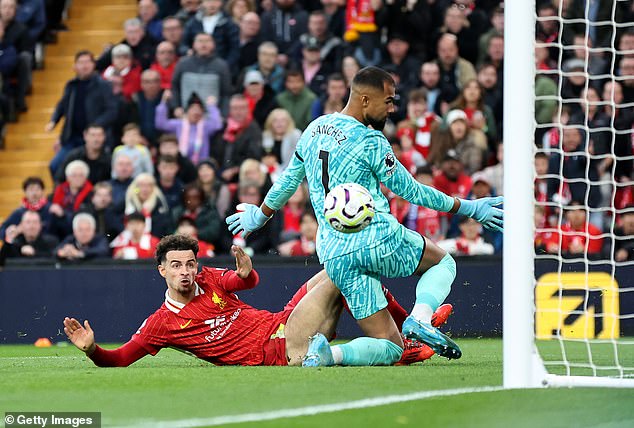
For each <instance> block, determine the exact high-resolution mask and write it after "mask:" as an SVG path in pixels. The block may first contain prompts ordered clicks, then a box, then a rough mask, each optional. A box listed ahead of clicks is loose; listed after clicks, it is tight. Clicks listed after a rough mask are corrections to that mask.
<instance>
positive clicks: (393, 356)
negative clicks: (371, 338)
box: [382, 339, 403, 366]
mask: <svg viewBox="0 0 634 428" xmlns="http://www.w3.org/2000/svg"><path fill="white" fill-rule="evenodd" d="M382 340H384V341H385V363H386V365H390V366H391V365H393V364H395V363H397V362H398V361H399V360H400V359H401V356H402V355H403V348H401V347H400V346H398V345H397V344H396V343H394V342H392V341H391V340H387V339H382Z"/></svg>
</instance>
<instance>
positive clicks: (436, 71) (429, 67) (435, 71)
mask: <svg viewBox="0 0 634 428" xmlns="http://www.w3.org/2000/svg"><path fill="white" fill-rule="evenodd" d="M420 81H421V87H422V89H425V90H427V110H428V111H429V112H433V113H435V114H438V115H439V114H441V112H440V102H441V100H442V99H443V97H442V96H441V93H440V92H441V89H440V66H439V65H438V63H437V62H435V61H428V62H425V63H423V65H422V66H421V68H420Z"/></svg>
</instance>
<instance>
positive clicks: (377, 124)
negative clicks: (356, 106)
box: [364, 114, 387, 131]
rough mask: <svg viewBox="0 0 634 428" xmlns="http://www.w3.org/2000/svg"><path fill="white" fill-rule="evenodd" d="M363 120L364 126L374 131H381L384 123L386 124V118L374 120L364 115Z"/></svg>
mask: <svg viewBox="0 0 634 428" xmlns="http://www.w3.org/2000/svg"><path fill="white" fill-rule="evenodd" d="M364 119H365V122H366V124H367V125H368V126H371V127H372V129H374V130H376V131H383V128H385V122H387V116H386V117H384V118H383V119H376V118H374V117H372V116H370V115H367V114H366V115H365V118H364Z"/></svg>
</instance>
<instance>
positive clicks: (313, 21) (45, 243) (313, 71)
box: [0, 0, 634, 261]
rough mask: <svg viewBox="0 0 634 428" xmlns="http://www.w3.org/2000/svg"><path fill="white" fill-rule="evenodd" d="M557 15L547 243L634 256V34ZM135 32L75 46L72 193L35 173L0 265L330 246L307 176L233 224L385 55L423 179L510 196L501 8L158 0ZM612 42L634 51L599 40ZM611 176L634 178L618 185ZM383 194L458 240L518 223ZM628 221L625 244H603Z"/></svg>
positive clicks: (478, 249) (566, 5)
mask: <svg viewBox="0 0 634 428" xmlns="http://www.w3.org/2000/svg"><path fill="white" fill-rule="evenodd" d="M5 2H7V3H10V2H13V3H15V0H0V17H2V13H3V12H2V11H3V10H4V9H3V6H2V5H4V4H5ZM19 3H29V2H27V1H25V2H19ZM583 4H584V1H583V0H571V1H562V5H561V7H563V9H564V10H563V13H564V16H565V17H569V18H578V17H579V16H578V14H579V12H580V11H584V10H585V7H584V6H583ZM592 4H593V5H595V4H596V5H597V6H596V7H594V6H592V7H591V8H590V14H591V19H592V20H595V21H602V20H604V15H605V14H606V13H607V12H610V13H612V10H611V9H610V10H609V11H608V10H607V9H606V7H607V5H608V4H610V5H611V4H612V2H610V1H597V2H593V3H592ZM559 7H560V5H559V4H558V3H557V4H554V3H551V2H548V1H538V2H537V15H538V17H539V18H540V20H538V23H537V27H536V37H537V42H538V44H537V46H536V49H535V53H536V66H537V69H538V71H539V73H538V74H537V76H536V82H535V83H536V93H537V95H539V96H542V98H538V100H537V102H536V112H535V114H536V122H537V124H538V126H537V132H536V136H535V145H536V150H537V156H536V159H535V164H536V173H537V179H536V181H535V193H536V198H537V200H538V202H539V204H538V207H537V209H536V213H535V221H536V225H537V227H538V228H539V230H540V231H541V232H540V233H538V235H537V236H536V248H537V250H538V252H540V253H544V252H548V253H560V252H564V253H578V252H579V251H581V252H584V251H588V252H589V253H594V252H599V253H600V252H604V251H612V249H609V250H608V249H606V248H607V241H613V242H614V243H615V245H616V246H615V248H614V254H615V257H616V259H617V260H619V261H623V260H632V259H634V240H633V238H632V236H631V235H632V233H633V232H634V212H632V210H630V211H628V210H627V209H626V207H629V206H630V204H632V203H633V202H634V201H633V199H634V197H633V194H632V158H631V156H632V146H633V137H632V126H633V123H634V107H633V106H634V26H632V27H628V26H624V25H620V26H614V25H612V26H603V25H597V26H589V28H588V29H586V28H585V26H584V25H582V24H579V23H578V22H579V21H573V22H574V24H565V25H564V24H562V23H561V21H559V20H556V19H552V20H549V19H548V18H549V17H555V16H556V15H557V13H558V8H559ZM610 8H611V6H610ZM615 16H616V21H617V22H618V23H625V22H634V6H631V3H629V2H618V5H617V7H616V15H615ZM2 20H3V21H4V18H2ZM0 28H1V27H0ZM586 30H587V31H586ZM612 31H617V33H616V34H612V33H611V32H612ZM122 36H123V37H122V39H121V40H119V41H116V42H115V43H113V45H112V46H108V47H107V48H106V49H105V50H104V52H102V53H101V54H100V55H99V56H98V57H95V56H93V54H92V53H91V52H88V51H80V52H78V53H77V54H76V55H75V62H74V67H75V73H76V77H75V78H74V79H72V80H70V81H69V82H68V83H67V84H66V87H65V89H64V92H63V94H60V100H59V102H58V103H57V106H56V107H55V110H54V113H53V115H52V117H51V120H50V122H49V123H48V124H47V125H46V130H47V131H49V132H53V131H54V130H57V131H56V132H59V143H58V145H57V147H56V148H57V152H56V155H55V157H54V159H52V161H51V163H50V173H51V174H52V177H53V178H54V181H55V188H54V189H50V190H51V196H50V197H47V196H46V191H47V189H44V185H43V182H42V180H41V179H40V178H37V177H31V178H29V179H27V180H26V181H25V182H24V187H23V188H24V194H25V197H24V200H23V203H22V206H21V207H19V208H18V209H17V210H16V211H15V212H14V213H12V214H11V216H10V217H9V218H7V220H6V221H5V223H4V224H3V225H2V228H1V229H0V234H1V236H0V237H1V238H2V239H3V240H4V242H5V245H4V246H3V249H2V255H0V259H2V258H3V257H11V256H16V257H20V256H35V255H37V256H42V255H49V256H55V257H57V258H60V259H67V260H76V259H88V258H92V257H114V258H117V259H136V258H149V257H152V254H153V251H154V247H155V246H156V243H157V240H158V239H159V238H160V237H162V236H163V235H165V234H169V233H173V232H175V231H176V232H178V233H185V234H188V235H191V236H195V237H197V238H198V239H199V240H200V242H201V250H200V254H199V255H200V256H201V257H211V256H213V255H216V254H224V253H228V251H229V249H230V247H231V245H240V246H242V247H244V248H246V249H248V251H249V252H250V253H252V254H280V255H282V256H303V257H306V256H311V255H314V254H315V237H316V230H317V222H316V219H315V214H314V213H313V212H312V211H311V208H310V202H309V200H308V192H307V189H306V188H305V187H304V186H303V185H302V186H301V187H300V188H299V189H298V191H297V192H296V194H295V195H294V196H293V197H292V198H291V200H290V201H289V203H288V205H287V206H286V207H285V208H284V209H283V210H281V211H280V212H279V213H278V214H276V215H275V216H274V217H273V218H272V220H271V221H269V222H268V223H267V224H266V226H265V227H264V228H263V229H262V230H260V231H258V232H257V233H253V234H252V235H249V236H248V237H247V238H246V239H244V238H242V237H241V236H232V235H231V234H230V233H229V232H228V230H227V228H226V227H225V225H224V219H225V218H226V217H227V216H228V215H231V214H232V213H234V212H235V211H236V205H237V204H239V203H241V202H247V203H252V204H258V205H259V204H260V203H261V202H262V199H263V196H264V195H265V194H266V192H267V190H268V189H269V188H270V187H271V185H272V183H274V182H275V180H276V179H277V177H279V175H280V173H281V172H282V171H283V170H284V168H285V167H286V165H287V164H288V162H289V159H290V158H291V156H292V155H293V153H294V149H295V146H296V144H297V141H298V139H299V137H300V135H301V132H302V131H303V130H304V129H305V128H306V126H307V125H308V124H309V123H310V121H312V120H313V119H315V118H316V117H318V116H320V115H322V114H328V113H334V112H338V111H340V110H341V109H342V108H343V107H344V106H345V104H346V100H347V96H348V92H349V88H350V83H351V79H352V77H353V76H354V74H355V73H356V71H357V70H359V69H360V68H362V67H365V66H370V65H375V66H380V67H382V68H384V69H385V70H387V71H388V72H389V73H391V75H392V76H393V77H394V80H395V82H396V85H397V86H396V93H397V110H396V112H395V113H394V114H393V115H392V117H391V118H390V121H389V123H388V124H387V126H386V128H385V130H384V133H385V135H386V137H387V138H388V140H389V141H390V142H391V144H392V147H393V149H394V152H395V153H396V155H397V157H398V159H399V160H400V162H401V163H402V164H403V165H404V166H405V168H407V170H408V171H410V172H411V173H412V175H413V176H414V177H415V179H416V180H418V181H419V182H421V183H424V184H427V185H430V186H434V187H435V188H437V189H439V190H442V191H443V192H445V193H447V194H449V195H453V196H456V197H461V198H481V197H485V196H495V195H503V194H504V189H503V179H502V171H503V167H502V165H503V155H504V151H503V147H504V146H503V144H502V141H501V136H502V135H503V129H502V124H503V117H502V114H503V108H502V106H503V94H502V86H503V85H502V82H503V69H504V4H503V3H501V2H499V1H495V0H356V1H348V2H344V1H343V0H320V1H318V0H262V1H254V0H226V1H223V0H181V1H178V0H140V1H139V2H138V16H136V17H130V19H128V20H127V21H126V22H125V24H124V25H123V35H122ZM612 40H615V42H614V43H615V47H616V48H617V49H618V50H617V51H616V54H615V53H614V52H610V50H609V49H603V50H601V49H592V48H593V47H610V46H611V43H612ZM560 41H561V42H562V43H563V44H562V45H556V43H559V42H560ZM586 58H589V62H588V65H587V66H586V65H585V59H586ZM562 60H563V73H558V72H557V71H556V69H557V66H558V64H559V63H560V61H562ZM1 66H2V64H1V63H0V68H1ZM611 73H612V74H614V76H616V77H615V78H611V77H610V74H611ZM586 80H588V82H586ZM586 83H587V84H586ZM548 96H560V97H561V98H562V103H563V107H561V108H560V107H559V103H558V102H557V101H556V99H554V98H552V97H551V98H549V97H548ZM18 105H19V103H18ZM62 119H64V125H63V127H61V129H58V126H57V125H58V123H59V122H60V121H61V120H62ZM586 149H587V150H586ZM560 173H561V174H562V176H563V178H564V180H558V179H555V178H553V176H552V175H549V174H560ZM612 174H614V177H615V178H616V181H617V182H618V186H611V185H610V184H609V180H607V181H606V180H605V178H606V176H608V177H607V178H611V175H612ZM576 178H587V179H588V180H574V179H576ZM588 183H590V184H588ZM384 191H385V194H386V196H387V197H388V198H389V200H390V208H391V211H392V214H393V215H394V216H395V217H396V218H397V219H398V220H399V221H400V222H401V223H403V224H404V225H406V226H407V227H409V228H411V229H413V230H416V231H418V232H420V233H421V234H422V235H425V236H428V237H430V238H431V239H433V240H435V241H437V242H438V243H439V245H440V246H441V247H443V248H445V249H446V250H447V251H449V252H451V253H453V254H458V255H476V254H499V253H500V252H501V248H502V236H501V234H500V233H497V232H490V231H486V230H482V228H481V227H480V225H479V224H477V223H475V222H474V221H472V220H470V219H465V218H459V217H458V216H451V215H447V214H445V213H439V212H436V211H434V210H430V209H427V208H424V207H418V206H413V205H411V204H410V203H409V202H407V201H405V200H403V199H401V198H399V197H398V196H396V195H394V194H392V193H391V192H390V191H389V189H384ZM615 195H616V196H615ZM632 206H633V207H634V205H632ZM562 207H563V208H564V209H561V208H562ZM601 207H615V208H616V209H617V210H620V211H619V212H618V214H619V215H617V216H613V212H614V211H613V210H612V211H610V209H607V208H606V209H600V208H601ZM588 208H590V209H588ZM633 210H634V208H633ZM622 211H624V212H623V213H621V212H622ZM558 218H563V220H564V221H563V225H562V226H561V228H560V229H559V226H558V224H559V223H558V222H557V219H558ZM614 220H616V222H617V224H616V225H613V222H614ZM615 226H616V227H615ZM612 232H613V233H614V234H615V235H616V236H617V237H619V238H618V239H616V240H610V239H603V238H604V237H605V234H606V233H612ZM602 234H604V235H602ZM603 241H605V242H603Z"/></svg>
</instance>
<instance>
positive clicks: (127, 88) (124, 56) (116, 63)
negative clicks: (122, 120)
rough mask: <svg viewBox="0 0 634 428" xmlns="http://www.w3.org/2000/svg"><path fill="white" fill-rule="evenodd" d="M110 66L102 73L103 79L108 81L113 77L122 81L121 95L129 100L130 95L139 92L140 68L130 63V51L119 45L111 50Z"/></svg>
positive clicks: (127, 47) (128, 48)
mask: <svg viewBox="0 0 634 428" xmlns="http://www.w3.org/2000/svg"><path fill="white" fill-rule="evenodd" d="M111 56H112V64H111V65H109V66H108V67H107V68H106V69H105V70H104V72H103V77H104V79H106V80H110V77H111V76H113V75H115V74H116V75H118V76H121V77H122V79H123V86H122V93H123V95H124V96H125V97H126V99H128V100H130V99H131V98H132V95H134V94H135V93H137V92H138V91H140V90H141V67H140V66H139V65H138V64H136V63H134V62H133V61H132V49H130V47H129V46H128V45H124V44H120V45H117V46H115V47H114V48H112V51H111Z"/></svg>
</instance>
